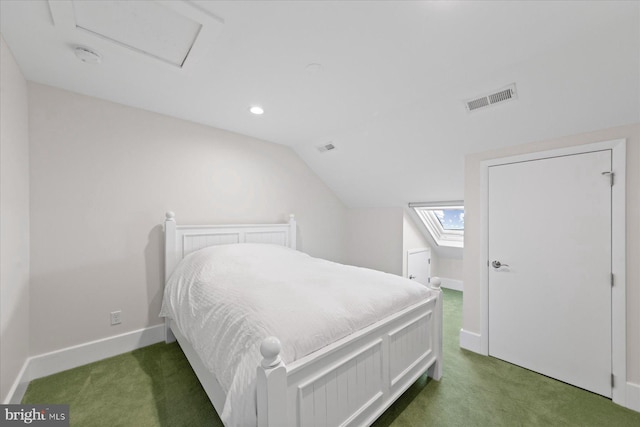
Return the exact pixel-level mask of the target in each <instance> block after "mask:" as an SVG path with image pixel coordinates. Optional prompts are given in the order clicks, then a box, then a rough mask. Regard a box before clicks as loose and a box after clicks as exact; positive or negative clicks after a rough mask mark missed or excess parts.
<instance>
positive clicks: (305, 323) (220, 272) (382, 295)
mask: <svg viewBox="0 0 640 427" xmlns="http://www.w3.org/2000/svg"><path fill="white" fill-rule="evenodd" d="M431 295H432V292H431V291H430V290H429V289H428V288H426V287H424V286H422V285H420V284H418V283H417V282H413V281H411V280H408V279H404V278H402V277H399V276H395V275H392V274H386V273H381V272H379V271H374V270H369V269H365V268H358V267H353V266H346V265H342V264H337V263H333V262H330V261H326V260H322V259H318V258H312V257H310V256H309V255H306V254H304V253H302V252H298V251H295V250H293V249H289V248H286V247H283V246H276V245H266V244H235V245H221V246H213V247H209V248H205V249H202V250H199V251H197V252H194V253H192V254H190V255H188V256H187V257H185V258H184V260H182V262H181V263H180V264H179V265H178V267H177V268H176V269H175V271H174V272H173V273H172V275H171V277H170V278H169V280H168V282H167V285H166V289H165V294H164V300H163V303H162V311H161V313H160V315H161V316H165V317H170V318H172V319H174V320H175V322H176V323H177V325H178V327H179V328H180V331H181V332H182V333H183V335H184V336H185V337H186V338H187V339H188V340H189V341H190V343H191V344H192V346H193V347H194V348H195V350H196V352H197V353H198V354H199V356H200V358H201V359H202V361H203V362H204V364H205V366H206V367H207V368H208V369H209V370H210V371H211V372H212V373H213V374H214V375H215V376H216V378H217V379H218V382H219V383H220V385H221V386H222V388H223V389H224V391H225V392H226V393H227V400H226V402H225V407H224V410H223V413H222V414H220V415H221V418H222V421H223V422H224V423H225V425H226V426H249V425H255V424H256V398H255V389H256V367H257V366H258V365H259V363H260V361H261V355H260V351H259V347H260V343H261V342H262V340H263V339H264V338H265V337H267V336H271V335H273V336H276V337H278V339H280V341H281V343H282V352H281V357H282V359H283V361H284V362H285V364H286V363H289V362H292V361H294V360H297V359H299V358H301V357H303V356H305V355H307V354H309V353H312V352H313V351H315V350H318V349H319V348H322V347H324V346H326V345H328V344H330V343H332V342H334V341H336V340H338V339H340V338H343V337H344V336H346V335H348V334H350V333H352V332H355V331H357V330H359V329H362V328H364V327H366V326H368V325H370V324H372V323H374V322H376V321H377V320H380V319H382V318H384V317H386V316H388V315H390V314H392V313H394V312H396V311H399V310H401V309H403V308H405V307H408V306H410V305H412V304H415V303H417V302H419V301H420V300H422V299H425V298H428V297H430V296H431Z"/></svg>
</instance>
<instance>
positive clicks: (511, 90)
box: [465, 83, 518, 112]
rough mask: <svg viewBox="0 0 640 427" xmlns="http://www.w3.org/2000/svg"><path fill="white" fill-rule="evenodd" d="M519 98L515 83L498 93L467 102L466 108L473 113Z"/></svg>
mask: <svg viewBox="0 0 640 427" xmlns="http://www.w3.org/2000/svg"><path fill="white" fill-rule="evenodd" d="M517 97H518V93H517V92H516V84H515V83H513V84H511V85H509V86H507V87H505V88H503V89H500V90H499V91H497V92H493V93H490V94H488V95H484V96H480V97H478V98H475V99H472V100H469V101H467V102H465V106H466V108H467V111H469V112H471V111H475V110H479V109H481V108H485V107H489V106H491V105H494V104H499V103H501V102H506V101H511V100H513V99H516V98H517Z"/></svg>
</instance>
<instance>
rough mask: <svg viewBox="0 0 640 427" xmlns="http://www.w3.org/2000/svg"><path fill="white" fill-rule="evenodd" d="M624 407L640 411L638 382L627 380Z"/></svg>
mask: <svg viewBox="0 0 640 427" xmlns="http://www.w3.org/2000/svg"><path fill="white" fill-rule="evenodd" d="M624 406H625V407H627V408H629V409H631V410H634V411H636V412H640V384H634V383H630V382H627V395H626V402H625V405H624Z"/></svg>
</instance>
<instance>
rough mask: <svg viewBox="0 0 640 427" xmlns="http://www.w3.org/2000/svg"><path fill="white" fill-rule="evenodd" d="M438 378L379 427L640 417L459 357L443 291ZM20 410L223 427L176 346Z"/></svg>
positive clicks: (453, 305) (38, 390)
mask: <svg viewBox="0 0 640 427" xmlns="http://www.w3.org/2000/svg"><path fill="white" fill-rule="evenodd" d="M444 293H445V299H444V363H445V365H444V376H443V378H442V380H441V381H439V382H438V381H433V380H431V379H427V378H426V377H422V378H420V379H419V380H418V381H417V382H416V383H415V384H414V385H413V386H411V388H409V390H407V392H406V393H405V394H404V395H403V396H402V397H401V398H400V399H399V400H398V401H397V402H396V403H395V404H394V405H393V406H391V407H390V408H389V410H387V411H386V412H385V413H384V414H383V415H382V417H380V419H379V420H378V421H377V422H376V423H375V424H374V425H375V426H376V427H383V426H395V427H399V426H611V427H613V426H616V427H619V426H620V427H621V426H640V413H637V412H633V411H631V410H628V409H625V408H622V407H620V406H617V405H615V404H613V403H612V402H611V401H610V400H608V399H605V398H603V397H601V396H598V395H595V394H593V393H589V392H587V391H584V390H580V389H578V388H576V387H572V386H570V385H567V384H564V383H561V382H559V381H555V380H553V379H550V378H547V377H545V376H542V375H539V374H536V373H534V372H531V371H528V370H526V369H523V368H520V367H517V366H514V365H511V364H509V363H505V362H503V361H501V360H498V359H494V358H492V357H484V356H480V355H477V354H475V353H472V352H468V351H465V350H461V349H460V347H459V346H458V332H459V331H460V326H461V313H462V294H461V293H460V292H456V291H450V290H446V289H445V290H444ZM22 403H31V404H38V403H43V404H56V403H61V404H69V405H70V418H71V425H72V426H91V427H92V426H135V427H143V426H150V427H151V426H162V427H174V426H176V427H177V426H205V425H206V426H221V425H222V423H221V422H220V419H219V418H218V416H217V415H216V413H215V411H214V409H213V407H212V406H211V403H210V402H209V400H208V398H207V396H206V395H205V393H204V391H203V390H202V388H201V387H200V384H199V383H198V380H197V378H196V377H195V375H194V374H193V371H192V370H191V368H190V366H189V363H188V362H187V360H186V358H185V357H184V355H183V354H182V352H181V350H180V348H179V347H178V346H177V344H175V343H174V344H170V345H166V344H163V343H160V344H155V345H152V346H149V347H145V348H142V349H140V350H136V351H133V352H131V353H126V354H123V355H120V356H116V357H112V358H110V359H106V360H102V361H100V362H96V363H92V364H90V365H86V366H82V367H79V368H76V369H71V370H69V371H65V372H61V373H59V374H55V375H51V376H49V377H46V378H40V379H37V380H34V381H32V382H31V384H29V387H28V389H27V392H26V394H25V396H24V399H23V401H22Z"/></svg>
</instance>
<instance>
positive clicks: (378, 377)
mask: <svg viewBox="0 0 640 427" xmlns="http://www.w3.org/2000/svg"><path fill="white" fill-rule="evenodd" d="M295 248H296V221H295V218H294V217H293V215H291V216H290V218H289V221H288V222H287V223H283V224H254V225H222V226H200V225H180V226H178V225H177V224H176V221H175V215H174V214H173V213H171V212H168V213H167V214H166V219H165V277H166V281H167V290H166V291H165V292H167V293H169V292H173V293H175V292H179V291H175V290H174V289H176V286H178V285H175V283H182V282H183V281H185V280H186V279H183V276H182V275H183V274H185V276H184V277H187V276H186V273H184V272H183V270H185V268H186V267H185V265H186V264H187V263H191V264H193V263H197V262H202V263H205V262H209V261H208V259H209V258H206V257H209V256H221V255H220V254H224V255H225V256H229V255H228V254H232V256H238V254H242V255H244V254H245V253H247V251H248V252H249V253H250V254H253V255H255V254H260V258H263V255H262V254H263V253H266V254H267V256H271V255H269V254H271V253H275V254H277V257H280V256H281V255H280V254H282V256H283V257H284V258H282V259H286V261H283V262H286V263H289V262H293V261H289V258H291V259H295V262H296V263H297V262H298V259H299V260H300V262H302V263H307V264H304V269H305V271H307V270H306V269H308V268H310V267H309V266H308V265H310V264H313V265H319V266H320V269H322V268H326V269H330V270H328V271H330V274H333V275H336V277H338V278H339V279H342V278H343V277H342V276H340V275H341V274H343V273H342V272H340V275H337V273H334V267H335V268H337V270H336V271H342V270H340V269H343V270H344V274H345V276H344V277H347V276H348V275H350V274H364V277H365V278H366V280H367V281H369V280H370V282H371V283H373V282H375V281H376V280H377V279H378V276H373V275H374V274H375V275H382V274H383V273H379V272H373V271H372V270H366V269H357V268H356V267H349V266H341V265H339V264H335V263H330V262H328V261H324V260H319V259H315V258H311V257H309V256H308V255H306V254H303V253H301V252H298V251H294V250H295ZM264 251H269V252H264ZM275 256H276V255H274V257H275ZM286 257H289V258H286ZM185 258H186V259H185ZM213 259H224V260H226V259H227V258H213ZM231 259H232V260H233V259H234V258H233V257H232V258H231ZM277 259H280V258H277ZM277 259H276V258H273V262H272V260H269V261H265V264H263V265H259V266H258V268H259V269H262V268H265V269H266V270H268V269H269V267H268V265H271V264H274V265H275V266H274V267H273V269H274V270H277V271H285V270H284V269H283V268H282V267H279V266H278V265H277ZM225 262H227V261H225ZM267 263H269V264H267ZM231 264H233V263H231ZM329 264H332V265H333V266H331V265H329ZM203 265H207V264H203ZM301 265H302V264H301ZM265 266H266V267H265ZM189 268H191V267H189ZM212 268H213V267H212ZM229 268H230V269H231V267H229ZM278 268H280V270H278ZM314 268H315V267H314ZM205 270H209V268H208V267H207V268H206V269H205ZM214 270H215V268H214ZM219 270H220V269H219V268H218V270H216V273H215V274H221V273H219ZM231 270H232V269H231ZM293 270H295V269H293ZM355 270H358V271H355ZM185 271H190V270H185ZM174 272H176V274H175V275H173V277H172V274H173V273H174ZM198 274H200V273H198ZM319 274H320V273H319ZM367 274H369V275H371V276H367ZM258 276H261V273H260V272H257V273H256V277H258ZM264 276H265V277H267V276H268V275H267V274H266V273H265V274H264ZM284 276H287V274H284ZM386 276H389V277H388V279H390V280H399V281H405V282H406V279H402V278H399V277H398V276H393V277H390V276H392V275H386ZM197 277H199V276H197ZM197 277H196V278H197ZM170 278H171V279H172V282H171V283H170V282H169V279H170ZM278 280H280V279H278ZM350 280H351V279H350ZM385 280H387V279H386V278H385ZM197 281H198V280H196V282H197ZM371 283H367V286H370V288H367V289H375V286H373V285H371ZM169 284H171V285H172V287H171V288H169ZM404 285H411V286H413V287H414V288H415V287H416V286H414V285H413V284H408V283H405V284H403V286H404ZM279 286H280V285H279ZM314 286H315V285H314ZM408 287H409V286H408ZM178 289H181V288H180V287H179V286H178ZM270 289H272V288H269V286H268V283H267V282H266V281H265V285H264V287H262V286H260V291H261V292H263V294H262V296H264V297H267V296H269V297H270V295H268V293H269V292H271V291H270ZM308 289H309V291H312V290H313V288H308ZM343 289H344V288H343ZM305 292H307V291H305ZM372 292H373V291H372ZM394 292H396V291H395V288H394ZM397 292H398V293H400V291H399V290H398V291H397ZM412 292H413V290H412ZM420 292H421V295H423V296H421V297H420V298H416V301H415V302H413V300H412V302H411V303H410V304H408V305H406V304H405V305H406V306H405V307H403V308H402V309H400V310H396V311H393V312H390V313H389V312H385V314H384V315H381V316H378V317H379V318H376V319H375V320H373V321H364V322H365V323H363V324H362V325H358V324H354V323H356V322H351V321H349V322H346V323H345V324H347V323H348V324H349V327H351V328H354V329H353V330H349V331H348V332H345V331H346V329H344V328H342V327H341V326H340V324H339V323H338V322H336V325H333V324H332V325H331V328H330V329H332V330H334V329H335V330H337V331H338V332H335V333H333V332H332V333H333V334H334V335H333V337H334V338H335V336H338V338H337V339H335V340H333V338H331V337H330V335H331V334H326V335H327V337H326V338H323V339H330V338H331V339H332V340H331V341H330V342H329V341H328V342H327V343H325V344H321V345H320V347H319V348H314V347H313V345H316V346H317V345H318V344H317V343H315V342H312V343H311V344H309V343H308V342H306V341H305V342H303V343H302V346H303V347H304V345H305V344H308V345H307V347H306V349H307V350H309V349H312V351H310V352H309V351H307V352H305V351H302V352H301V353H299V354H296V351H298V350H299V348H298V350H295V349H294V350H292V348H293V347H292V346H293V344H291V343H290V341H291V337H289V336H285V337H284V339H283V341H282V342H281V341H280V339H279V338H283V337H276V336H261V337H260V338H259V340H258V342H257V346H250V345H249V344H248V342H249V341H248V340H249V338H247V339H245V341H242V340H241V339H240V343H239V344H237V345H235V346H234V345H227V344H225V345H224V346H216V345H213V343H216V344H217V343H219V342H226V341H224V339H221V341H218V340H215V339H210V340H209V341H210V342H209V344H211V345H209V346H208V345H207V344H208V343H207V342H206V340H207V338H206V336H205V338H204V342H203V338H199V339H198V338H196V336H195V335H194V334H195V332H194V330H199V329H204V328H199V327H197V326H198V325H197V324H196V327H195V328H192V327H187V326H185V323H184V322H185V321H184V318H186V317H189V316H187V315H184V316H183V315H181V314H180V313H181V312H180V311H179V310H177V309H176V311H173V312H171V313H172V314H171V315H169V314H168V312H164V313H163V315H164V316H165V331H166V341H167V342H173V341H175V340H177V341H178V343H179V344H180V347H181V348H182V350H183V352H184V354H185V356H186V357H187V359H188V360H189V362H190V364H191V366H192V368H193V370H194V372H195V373H196V375H197V377H198V379H199V380H200V382H201V384H202V386H203V388H204V390H205V392H206V393H207V395H208V396H209V398H210V400H211V402H212V404H213V406H214V408H215V409H216V411H217V412H218V414H219V415H221V418H222V419H223V421H224V422H225V424H227V425H248V424H251V425H258V426H260V427H263V426H270V427H276V426H277V427H280V426H295V425H297V426H307V425H323V426H325V425H326V426H338V425H340V426H360V425H369V424H371V423H372V422H373V421H375V419H376V418H378V417H379V416H380V415H381V414H382V413H383V412H384V411H385V410H386V409H387V408H388V407H389V406H390V405H391V404H392V403H393V402H394V401H395V400H396V399H397V398H398V397H399V396H400V395H401V394H402V393H403V392H404V391H405V390H406V389H407V388H408V387H409V386H410V385H411V384H412V383H413V382H415V381H416V379H417V378H418V377H420V376H421V375H423V374H424V373H425V372H427V373H428V375H429V376H430V377H432V378H434V379H436V380H439V379H440V377H441V375H442V294H441V292H440V290H439V289H437V288H430V289H428V290H426V291H420ZM290 293H291V294H296V293H297V292H295V289H291V290H290ZM367 293H368V292H367ZM198 295H199V294H198ZM305 295H306V294H305ZM314 295H315V296H313V297H308V298H313V299H314V300H315V299H317V298H320V297H321V296H320V295H321V294H319V293H316V294H314ZM199 298H200V297H199V296H198V298H197V299H199ZM242 298H243V301H244V298H247V296H246V295H245V296H242ZM275 298H276V299H275V301H276V302H275V303H272V301H271V300H269V299H268V298H267V300H268V301H269V302H268V304H263V305H266V306H277V305H278V303H277V301H278V300H277V298H280V297H275ZM299 298H300V299H298V300H297V302H296V303H295V306H296V307H297V306H298V305H300V304H302V303H303V302H304V298H303V297H299ZM308 298H307V299H308ZM167 299H168V296H167V295H166V296H165V300H167ZM285 299H289V298H285ZM358 299H360V298H358ZM362 299H366V298H362ZM256 301H258V303H259V302H260V301H259V298H257V299H256ZM315 305H317V306H318V307H323V308H324V307H325V306H329V305H330V303H328V302H326V301H324V302H322V303H321V304H318V303H316V304H315ZM267 308H268V307H267ZM164 310H165V303H163V311H164ZM181 310H183V311H182V312H188V311H189V310H191V311H194V310H195V309H190V308H186V309H185V308H182V309H181ZM300 310H302V312H304V311H305V310H307V308H305V307H301V308H300ZM327 310H329V309H327ZM385 310H387V311H388V309H387V308H385ZM327 313H332V312H331V311H327ZM322 315H323V314H322V313H321V314H320V318H322V317H321V316H322ZM324 315H325V316H326V313H325V314H324ZM207 316H209V315H207ZM211 316H216V313H215V312H214V313H212V314H211ZM297 316H298V317H297V319H298V320H296V321H292V322H290V323H291V325H289V326H292V325H293V326H297V327H299V328H300V327H304V328H306V327H307V326H300V325H304V323H303V320H304V319H303V318H304V317H305V316H304V315H301V313H298V314H297ZM313 317H316V315H314V316H313ZM341 317H342V316H336V319H338V318H341ZM181 319H182V320H181ZM220 319H221V318H216V319H215V322H214V323H219V322H221V321H223V320H220ZM181 322H182V323H181ZM197 322H202V321H201V320H198V321H197ZM197 322H196V323H197ZM180 323H181V324H180ZM262 323H264V322H262ZM262 323H261V324H260V325H259V326H260V327H258V325H257V326H255V327H253V326H252V328H249V329H250V330H251V331H252V332H251V333H247V334H243V337H244V335H248V336H253V335H256V334H260V333H261V331H266V330H269V328H267V327H263V326H264V325H267V324H268V322H267V323H264V325H263V324H262ZM179 324H180V325H179ZM298 324H300V325H298ZM363 325H364V326H363ZM180 326H182V328H181V327H180ZM242 327H243V328H246V326H242ZM261 328H262V329H261ZM310 328H311V326H310ZM182 329H184V330H182ZM249 329H247V330H249ZM254 329H255V331H254ZM281 329H282V328H281ZM285 329H292V328H291V327H289V328H285ZM343 329H344V330H343ZM228 330H229V328H226V329H224V332H220V333H226V334H227V335H229V333H228V332H226V331H228ZM276 330H278V329H276ZM293 330H295V328H293ZM198 333H200V334H201V333H202V332H198ZM207 333H208V332H207ZM336 333H337V334H338V335H335V334H336ZM283 334H284V333H283ZM265 335H266V333H265ZM300 335H301V334H299V333H298V334H297V336H300ZM316 335H318V334H317V332H310V333H309V336H311V337H315V336H316ZM211 336H214V335H211ZM216 337H220V336H216ZM225 337H226V335H225ZM304 338H306V337H304ZM251 339H254V340H255V338H251ZM314 339H315V338H314ZM234 340H236V341H237V340H238V338H231V339H230V341H228V342H229V343H230V342H235V341H234ZM303 341H304V340H303ZM307 341H313V339H309V340H307ZM299 344H300V343H297V344H296V345H299ZM312 344H313V345H312ZM310 345H311V347H309V346H310ZM236 347H239V348H242V349H244V351H245V352H246V355H245V354H240V353H242V352H238V353H236V352H231V351H229V352H228V353H229V355H228V356H229V357H231V358H232V359H233V360H235V359H242V360H243V361H244V363H245V365H246V363H247V361H248V362H249V363H253V362H255V363H254V365H251V369H249V371H250V373H251V375H252V377H251V379H250V380H249V379H246V378H244V377H242V376H241V375H239V374H238V375H236V377H234V378H232V385H231V386H230V385H229V384H230V383H229V379H228V378H227V376H228V375H227V373H226V372H220V371H219V370H218V371H217V372H218V375H216V374H214V373H213V372H216V371H215V369H213V368H212V366H213V367H214V368H215V363H221V362H215V363H214V362H212V361H211V360H210V355H208V353H206V351H204V350H203V348H205V349H206V348H210V349H212V350H211V351H218V352H220V351H222V350H224V351H226V349H227V348H229V349H234V348H236ZM229 360H231V359H229ZM252 361H253V362H252ZM224 363H226V362H224ZM245 371H247V370H246V368H245ZM234 375H235V374H234ZM237 377H239V378H241V381H237V382H238V383H240V384H241V387H245V388H241V389H240V391H238V390H237V389H236V388H237V387H236V386H235V385H234V384H235V383H233V379H237ZM246 387H248V388H246ZM247 390H249V391H247ZM241 398H242V399H243V400H241ZM243 405H244V406H243ZM252 405H253V406H252ZM247 408H249V409H251V408H253V409H252V410H248V409H247ZM234 411H235V414H234ZM244 412H251V414H250V415H251V416H250V417H249V418H246V416H245V415H246V414H243V413H244ZM238 413H239V414H240V415H242V416H244V418H242V417H240V418H239V417H238Z"/></svg>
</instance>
